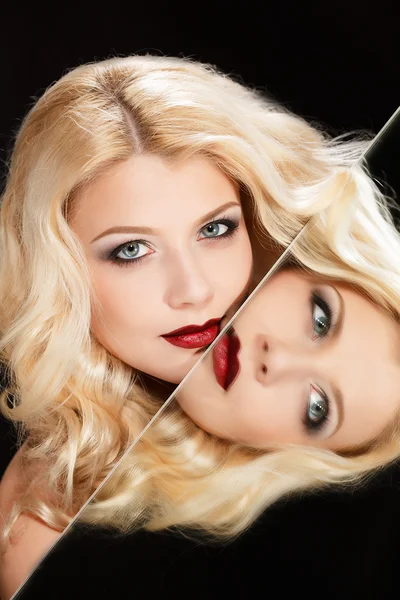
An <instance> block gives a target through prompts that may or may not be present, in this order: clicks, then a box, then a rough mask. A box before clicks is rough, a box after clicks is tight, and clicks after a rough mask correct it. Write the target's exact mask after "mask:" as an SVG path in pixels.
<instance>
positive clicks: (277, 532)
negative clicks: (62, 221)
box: [0, 0, 400, 599]
mask: <svg viewBox="0 0 400 600" xmlns="http://www.w3.org/2000/svg"><path fill="white" fill-rule="evenodd" d="M224 4H225V3H217V2H214V3H213V4H204V3H202V4H200V3H185V4H184V5H183V4H167V3H163V4H162V5H158V4H156V3H148V4H146V7H144V6H143V5H137V6H136V5H134V4H133V3H131V7H130V8H127V7H126V6H125V5H122V4H121V5H120V4H119V3H114V4H112V5H109V4H105V5H103V6H100V5H97V6H92V7H90V8H89V7H88V6H86V7H82V5H81V6H76V7H74V6H73V5H71V4H68V6H67V5H63V6H57V7H56V5H53V6H51V5H49V6H48V7H44V6H40V5H39V6H38V5H35V4H31V5H30V6H28V7H26V8H25V7H22V6H18V5H11V4H10V5H9V6H7V7H4V8H2V9H1V24H2V27H1V29H2V35H1V36H0V48H1V55H2V57H3V60H2V72H1V90H2V94H1V95H0V101H1V103H2V106H1V110H0V160H1V161H2V167H3V169H2V170H3V174H4V173H5V172H6V159H7V156H8V155H9V151H10V148H11V146H12V139H13V133H14V132H15V131H16V130H17V128H18V126H19V123H20V121H21V119H22V118H23V116H24V115H25V113H26V111H27V110H28V108H29V106H30V105H31V104H32V102H33V98H34V97H37V96H39V95H40V94H41V93H42V92H43V91H44V89H45V88H46V87H47V86H48V85H50V84H51V83H52V82H53V81H54V80H56V79H58V78H59V77H60V76H61V75H62V73H63V72H65V70H66V69H68V68H71V67H73V66H75V65H77V64H81V63H84V62H87V61H92V60H94V59H103V58H107V57H109V56H111V55H117V54H118V55H127V54H131V53H136V52H139V53H144V52H146V51H149V52H153V53H154V52H156V53H161V54H167V55H175V56H179V55H184V56H192V57H193V58H196V59H198V60H202V61H205V62H211V63H213V64H216V65H217V66H218V67H220V68H221V69H223V70H225V71H227V72H229V73H234V74H236V75H239V76H241V78H242V80H243V81H244V82H245V83H247V84H250V85H253V86H256V87H258V88H260V89H264V90H266V91H267V92H269V93H270V94H271V95H272V96H273V97H275V98H276V99H277V100H279V101H281V102H283V103H284V104H285V105H286V106H288V107H289V108H291V109H292V110H293V111H294V112H296V113H298V114H301V115H302V116H304V117H306V118H307V119H311V120H317V121H319V122H320V123H323V124H325V126H326V127H327V128H328V129H329V131H330V132H332V133H343V132H344V131H349V130H354V129H367V130H369V131H372V132H375V133H377V132H378V131H379V129H380V128H381V127H382V126H383V125H384V123H385V122H386V121H387V120H388V119H389V117H390V116H391V114H392V113H393V112H394V111H395V109H396V108H397V106H398V104H399V94H398V89H399V77H398V73H399V68H398V63H399V52H398V29H397V28H398V18H397V17H398V16H399V15H398V14H397V13H398V12H399V11H398V9H397V8H396V3H395V2H386V3H385V2H379V3H377V4H376V5H371V6H370V7H367V4H366V3H365V2H359V1H358V0H357V1H354V2H348V3H347V2H344V1H343V0H340V1H337V0H335V2H331V3H317V2H315V3H301V2H286V3H281V4H278V3H268V2H263V3H261V2H260V3H245V4H243V5H242V4H239V3H238V4H237V5H236V7H234V6H233V3H232V4H230V3H229V4H228V3H226V6H224ZM398 138H399V136H398V128H397V130H396V135H393V134H391V135H389V136H388V137H387V138H386V140H387V141H386V145H385V144H381V145H380V147H379V148H377V151H376V152H375V155H374V156H373V157H371V167H372V169H373V172H374V173H375V174H376V175H377V176H378V177H380V178H381V179H383V180H384V181H385V182H386V183H387V184H389V185H391V186H392V187H394V188H395V189H396V190H398V189H399V179H398V178H399V175H398V170H399V169H398V164H399V162H398V159H399V158H400V157H399V147H400V143H399V139H398ZM0 440H1V448H0V460H1V464H0V468H1V472H2V471H4V469H5V467H6V465H7V463H8V461H9V459H10V457H11V455H12V453H13V452H14V446H13V437H12V435H11V433H10V429H9V427H8V426H7V425H6V424H5V423H4V422H1V430H0ZM399 484H400V471H399V469H398V468H397V467H395V468H392V469H389V470H387V471H386V472H384V473H383V474H382V475H381V476H380V477H379V478H377V479H376V481H375V482H374V483H373V484H371V485H370V486H369V487H368V488H367V489H363V490H359V491H355V492H352V493H346V494H345V493H340V494H339V493H335V492H330V493H325V494H318V495H316V496H310V497H305V498H302V499H297V500H291V501H286V502H282V503H280V504H279V505H277V506H275V507H274V508H272V509H270V510H269V511H267V513H266V514H265V515H263V517H262V518H261V519H260V520H259V522H258V523H257V525H256V526H255V527H253V529H252V530H251V531H250V532H248V533H246V534H244V535H243V536H242V537H241V538H239V539H238V540H236V541H234V542H232V543H230V544H228V545H225V546H220V545H219V546H218V545H211V544H206V543H205V542H200V541H198V542H193V541H190V540H188V539H186V538H184V537H183V536H182V535H180V534H176V533H172V532H171V533H161V534H148V533H143V532H141V533H139V534H137V535H135V536H131V537H129V538H126V539H124V540H122V541H113V540H112V539H111V538H109V537H107V536H106V535H105V534H104V535H102V534H101V533H100V532H99V531H98V532H96V533H94V532H92V533H89V534H88V533H86V534H84V533H83V532H82V531H80V530H79V529H78V528H77V527H76V528H75V529H74V530H73V531H72V533H70V534H68V535H67V536H66V537H65V539H64V540H62V542H61V543H59V544H58V545H57V546H56V548H55V550H54V551H53V552H52V553H51V554H50V556H49V557H48V558H47V559H46V560H45V561H44V563H43V564H42V566H41V568H40V569H39V570H38V571H36V573H35V575H34V576H33V577H32V578H31V580H30V581H29V583H28V585H27V586H26V587H25V588H24V589H23V590H22V593H21V594H20V595H19V596H18V598H21V599H23V598H31V597H33V598H49V599H50V598H74V597H75V598H86V597H87V598H114V597H115V598H117V597H126V598H137V597H138V595H139V594H146V595H148V596H149V597H150V598H152V597H161V596H162V595H164V594H171V595H172V594H174V595H176V596H178V597H183V596H186V595H188V596H190V597H196V598H197V597H200V596H207V597H212V598H213V597H221V596H223V597H225V596H229V595H230V596H232V597H243V598H253V597H259V596H263V597H274V598H275V597H277V598H289V597H290V598H291V597H303V596H304V597H308V598H320V597H323V598H341V599H342V598H346V599H347V598H349V599H350V598H351V599H353V598H390V597H392V596H393V597H398V589H397V588H398V585H399V581H398V576H397V571H398V569H399V565H400V558H399V556H400V555H399V550H400V548H399V537H400V535H399V534H400V519H399V503H400V493H399ZM143 561H145V562H143Z"/></svg>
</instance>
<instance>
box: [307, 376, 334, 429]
mask: <svg viewBox="0 0 400 600" xmlns="http://www.w3.org/2000/svg"><path fill="white" fill-rule="evenodd" d="M328 416H329V399H328V397H327V396H326V395H325V394H324V393H323V392H320V391H318V390H317V389H315V388H314V387H313V386H311V391H310V394H309V397H308V404H307V409H306V414H305V418H304V425H305V427H306V430H307V431H308V432H309V433H311V432H313V431H319V430H321V429H322V428H323V427H324V425H325V424H326V423H327V421H328Z"/></svg>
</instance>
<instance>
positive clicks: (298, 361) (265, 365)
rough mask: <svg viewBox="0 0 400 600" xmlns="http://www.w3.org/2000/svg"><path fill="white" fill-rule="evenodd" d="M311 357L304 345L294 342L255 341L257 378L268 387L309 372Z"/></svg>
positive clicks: (262, 337)
mask: <svg viewBox="0 0 400 600" xmlns="http://www.w3.org/2000/svg"><path fill="white" fill-rule="evenodd" d="M312 360H313V359H312V357H311V355H310V353H309V352H308V351H307V349H306V348H305V346H304V344H301V345H300V344H299V343H296V341H295V340H290V341H289V340H286V341H284V340H279V339H267V338H266V337H264V336H260V337H259V338H258V340H257V352H256V361H257V377H258V379H259V380H260V382H261V383H263V384H265V385H269V384H270V383H273V382H276V381H278V380H280V379H287V378H292V377H296V376H298V375H301V374H304V373H306V372H309V371H310V368H311V367H312Z"/></svg>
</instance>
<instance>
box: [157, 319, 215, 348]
mask: <svg viewBox="0 0 400 600" xmlns="http://www.w3.org/2000/svg"><path fill="white" fill-rule="evenodd" d="M220 323H221V319H210V320H209V321H207V322H206V323H204V325H188V326H187V327H181V328H180V329H175V330H174V331H170V332H169V333H166V334H165V335H162V336H161V337H163V338H164V340H166V341H167V342H169V343H170V344H172V345H173V346H178V347H179V348H188V349H195V348H203V347H204V346H208V345H209V344H211V343H212V342H213V341H214V340H215V338H216V337H217V335H218V334H219V325H220Z"/></svg>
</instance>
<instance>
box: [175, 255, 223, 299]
mask: <svg viewBox="0 0 400 600" xmlns="http://www.w3.org/2000/svg"><path fill="white" fill-rule="evenodd" d="M207 275H208V274H207V273H204V272H203V270H202V268H201V265H199V264H197V262H196V260H195V259H194V258H193V257H192V258H190V257H188V256H185V257H177V258H176V260H175V261H174V264H171V263H170V265H169V268H168V274H167V285H166V292H165V302H166V303H167V304H168V305H169V306H170V307H171V308H174V309H179V308H185V307H189V306H194V307H197V308H203V307H204V306H206V305H207V304H208V303H209V302H210V301H211V300H212V298H213V295H214V294H213V289H212V286H211V285H210V282H209V279H208V277H207Z"/></svg>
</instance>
